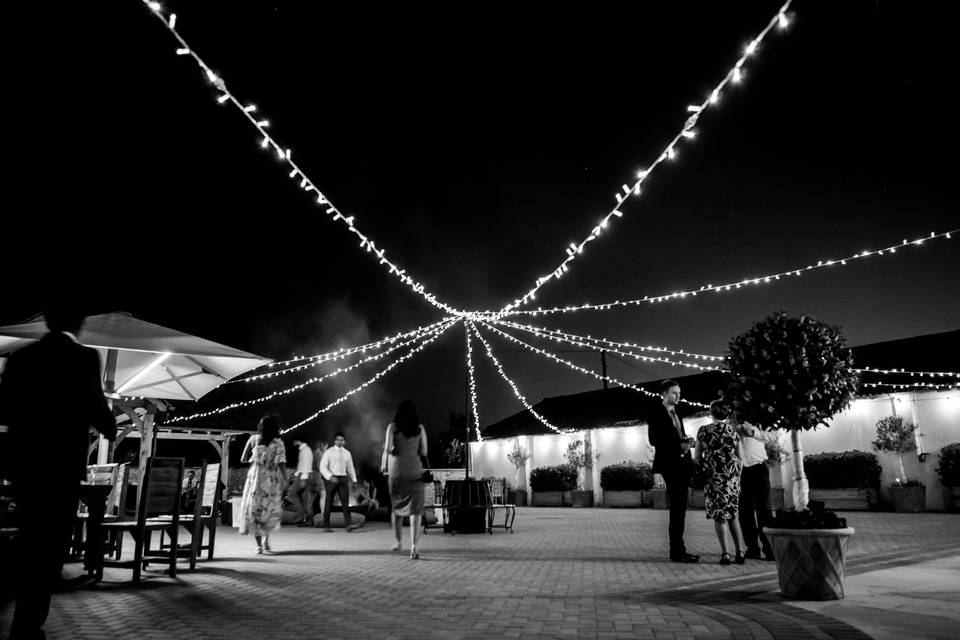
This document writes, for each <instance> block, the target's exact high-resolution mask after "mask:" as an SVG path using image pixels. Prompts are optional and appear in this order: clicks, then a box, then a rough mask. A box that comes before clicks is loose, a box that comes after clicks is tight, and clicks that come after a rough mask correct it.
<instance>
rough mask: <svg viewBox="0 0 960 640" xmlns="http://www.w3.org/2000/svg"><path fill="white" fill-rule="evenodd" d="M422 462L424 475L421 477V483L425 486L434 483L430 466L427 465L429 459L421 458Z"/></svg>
mask: <svg viewBox="0 0 960 640" xmlns="http://www.w3.org/2000/svg"><path fill="white" fill-rule="evenodd" d="M420 462H422V463H423V474H422V475H421V476H420V482H423V483H424V484H427V483H430V482H433V474H432V473H431V472H430V465H429V464H427V457H426V456H420Z"/></svg>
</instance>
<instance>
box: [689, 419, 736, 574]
mask: <svg viewBox="0 0 960 640" xmlns="http://www.w3.org/2000/svg"><path fill="white" fill-rule="evenodd" d="M726 415H727V410H726V407H725V406H724V405H723V402H722V401H720V400H714V401H713V402H711V403H710V417H712V418H713V422H712V423H711V424H708V425H704V426H703V427H700V431H699V432H698V433H697V458H698V459H699V461H700V464H701V465H703V470H704V474H705V476H706V486H705V487H704V488H705V490H706V498H707V518H709V519H711V520H713V526H714V528H715V529H716V531H717V539H718V540H719V541H720V551H721V553H720V564H730V554H729V553H728V552H727V527H729V528H730V535H731V536H732V537H733V544H734V547H735V548H736V556H735V562H736V563H737V564H743V562H744V559H743V552H742V540H743V537H742V536H741V535H740V523H739V522H738V521H737V515H738V512H739V508H740V469H741V461H740V456H738V455H737V445H738V443H739V442H740V437H739V436H738V435H737V432H736V430H735V429H734V428H733V426H732V425H730V424H729V423H727V422H726V421H725V420H724V418H726Z"/></svg>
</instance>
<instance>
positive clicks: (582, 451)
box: [566, 440, 598, 507]
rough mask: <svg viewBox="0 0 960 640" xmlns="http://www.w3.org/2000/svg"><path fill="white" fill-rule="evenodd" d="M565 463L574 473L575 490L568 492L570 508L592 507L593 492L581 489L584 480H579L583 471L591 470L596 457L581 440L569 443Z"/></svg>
mask: <svg viewBox="0 0 960 640" xmlns="http://www.w3.org/2000/svg"><path fill="white" fill-rule="evenodd" d="M566 457H567V463H568V464H569V465H570V466H571V467H573V469H574V471H575V472H576V474H577V475H576V488H575V489H571V490H570V491H569V498H568V503H569V505H570V506H571V507H592V506H593V491H591V490H589V489H587V490H585V489H584V488H583V485H584V480H581V477H582V472H583V471H584V470H592V469H593V463H594V462H595V461H596V460H597V459H598V456H597V455H596V454H594V453H592V452H591V451H589V447H588V446H587V445H585V444H584V443H583V440H577V441H576V442H571V443H570V444H569V445H568V446H567V454H566Z"/></svg>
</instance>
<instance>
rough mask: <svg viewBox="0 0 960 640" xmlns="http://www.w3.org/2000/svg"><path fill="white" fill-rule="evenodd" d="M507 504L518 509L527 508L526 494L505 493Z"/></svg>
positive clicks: (519, 492) (517, 492)
mask: <svg viewBox="0 0 960 640" xmlns="http://www.w3.org/2000/svg"><path fill="white" fill-rule="evenodd" d="M507 502H508V503H509V504H512V505H516V506H518V507H525V506H527V492H526V491H509V492H507Z"/></svg>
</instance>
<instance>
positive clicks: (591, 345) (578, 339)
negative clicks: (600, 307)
mask: <svg viewBox="0 0 960 640" xmlns="http://www.w3.org/2000/svg"><path fill="white" fill-rule="evenodd" d="M493 322H495V323H496V324H499V325H503V326H506V327H510V328H512V329H519V330H520V331H525V332H527V333H531V334H533V335H535V336H538V337H540V338H544V339H546V340H553V341H555V342H566V343H568V344H573V345H576V346H579V347H586V348H588V349H603V350H605V351H609V352H610V353H615V354H617V355H621V356H623V357H625V358H633V359H634V360H643V361H644V362H662V363H664V364H669V365H671V366H674V367H687V368H688V369H696V370H698V371H718V370H719V367H707V366H704V365H700V364H694V363H692V362H683V361H679V360H671V359H669V358H664V357H662V356H648V355H644V354H640V353H633V352H631V351H622V350H620V349H618V348H616V347H614V346H604V345H598V344H596V343H595V342H587V340H596V339H595V338H589V339H588V338H584V337H583V336H577V335H573V334H567V333H560V334H559V335H550V334H547V333H545V332H542V331H540V330H539V329H537V328H536V327H534V326H532V325H526V324H518V323H515V322H507V321H505V320H495V321H493ZM602 342H603V343H605V344H606V345H613V344H617V343H614V342H613V341H612V340H602ZM698 355H700V354H698ZM721 359H722V358H721Z"/></svg>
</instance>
